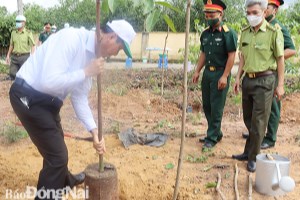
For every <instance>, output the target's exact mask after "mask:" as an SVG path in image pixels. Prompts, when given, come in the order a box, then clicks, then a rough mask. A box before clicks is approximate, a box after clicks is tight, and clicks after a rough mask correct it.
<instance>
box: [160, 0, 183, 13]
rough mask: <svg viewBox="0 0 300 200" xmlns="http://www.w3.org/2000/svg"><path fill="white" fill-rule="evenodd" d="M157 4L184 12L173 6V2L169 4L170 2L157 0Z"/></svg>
mask: <svg viewBox="0 0 300 200" xmlns="http://www.w3.org/2000/svg"><path fill="white" fill-rule="evenodd" d="M155 4H158V5H161V6H163V7H166V8H169V9H171V10H174V11H175V12H178V13H183V12H182V11H181V10H180V9H179V8H176V7H174V6H172V5H171V4H169V3H168V2H165V1H156V2H155Z"/></svg>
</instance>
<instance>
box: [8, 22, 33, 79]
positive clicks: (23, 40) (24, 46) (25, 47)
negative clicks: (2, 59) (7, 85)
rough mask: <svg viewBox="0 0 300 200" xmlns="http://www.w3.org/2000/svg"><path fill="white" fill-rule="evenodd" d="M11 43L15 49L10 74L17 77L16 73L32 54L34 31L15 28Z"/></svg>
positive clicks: (13, 77)
mask: <svg viewBox="0 0 300 200" xmlns="http://www.w3.org/2000/svg"><path fill="white" fill-rule="evenodd" d="M10 45H12V46H13V50H12V56H11V64H10V72H9V74H10V77H11V78H12V79H15V77H16V73H17V72H18V71H19V69H20V68H21V66H22V65H23V63H24V62H25V61H26V60H27V58H28V57H29V56H30V51H31V48H32V47H33V46H34V40H33V36H32V33H31V32H30V31H28V30H26V29H25V28H24V29H23V30H22V31H21V32H20V31H18V30H14V31H13V32H12V33H11V38H10Z"/></svg>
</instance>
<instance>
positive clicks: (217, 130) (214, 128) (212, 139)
mask: <svg viewBox="0 0 300 200" xmlns="http://www.w3.org/2000/svg"><path fill="white" fill-rule="evenodd" d="M223 73H224V70H216V71H209V70H208V69H206V68H205V70H204V72H203V77H202V82H201V87H202V101H203V110H204V114H205V117H206V120H207V123H208V128H207V136H206V138H205V142H209V143H211V144H213V145H215V144H216V143H217V142H218V141H220V140H221V139H222V137H223V134H222V131H221V122H222V117H223V110H224V106H225V101H226V95H227V92H228V89H229V85H230V76H228V78H227V86H226V88H225V89H223V90H218V81H219V79H220V78H221V76H222V75H223Z"/></svg>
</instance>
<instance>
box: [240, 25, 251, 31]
mask: <svg viewBox="0 0 300 200" xmlns="http://www.w3.org/2000/svg"><path fill="white" fill-rule="evenodd" d="M249 28H250V25H249V26H246V27H245V28H243V29H242V31H245V30H247V29H249Z"/></svg>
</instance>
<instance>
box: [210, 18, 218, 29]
mask: <svg viewBox="0 0 300 200" xmlns="http://www.w3.org/2000/svg"><path fill="white" fill-rule="evenodd" d="M207 23H208V25H209V26H210V27H214V26H215V25H216V24H217V23H219V18H216V19H207Z"/></svg>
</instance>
